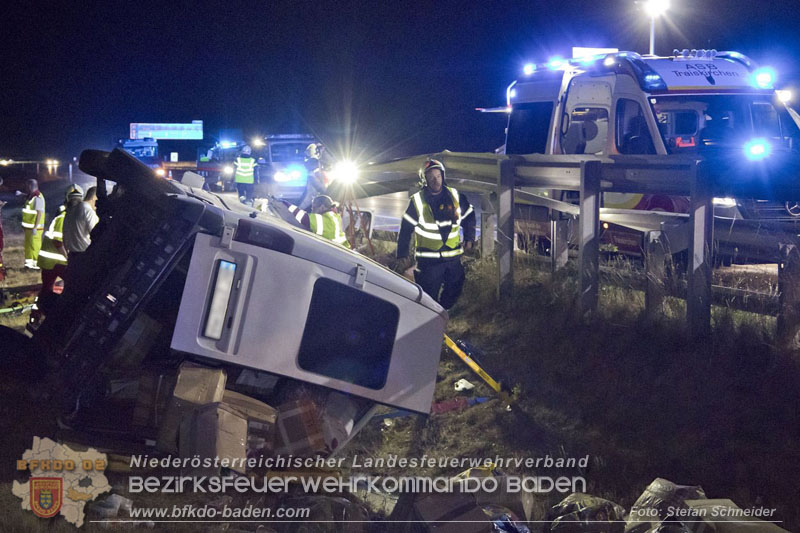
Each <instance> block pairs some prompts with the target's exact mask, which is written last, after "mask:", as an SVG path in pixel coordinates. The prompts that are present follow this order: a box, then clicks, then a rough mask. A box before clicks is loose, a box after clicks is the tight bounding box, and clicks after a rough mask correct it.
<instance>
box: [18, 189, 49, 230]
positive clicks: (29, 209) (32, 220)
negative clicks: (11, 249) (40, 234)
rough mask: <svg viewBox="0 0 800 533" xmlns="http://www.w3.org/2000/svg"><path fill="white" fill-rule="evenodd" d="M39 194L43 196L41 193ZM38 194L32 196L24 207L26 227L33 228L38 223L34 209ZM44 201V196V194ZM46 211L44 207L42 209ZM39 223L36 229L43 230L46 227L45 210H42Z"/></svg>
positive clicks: (23, 221)
mask: <svg viewBox="0 0 800 533" xmlns="http://www.w3.org/2000/svg"><path fill="white" fill-rule="evenodd" d="M37 196H41V193H39V194H38V195H37ZM35 199H36V196H31V198H30V199H29V200H28V201H27V202H25V205H24V206H23V207H22V227H23V228H25V229H33V226H34V224H36V209H34V205H35V202H34V200H35ZM42 203H44V196H42ZM42 211H44V209H42ZM40 220H41V221H40V222H39V225H38V226H36V229H38V230H43V229H44V212H42V218H41V219H40Z"/></svg>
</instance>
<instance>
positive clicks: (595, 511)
mask: <svg viewBox="0 0 800 533" xmlns="http://www.w3.org/2000/svg"><path fill="white" fill-rule="evenodd" d="M625 514H626V513H625V509H624V508H623V507H622V506H621V505H618V504H616V503H614V502H611V501H609V500H606V499H604V498H598V497H597V496H592V495H590V494H583V493H580V492H575V493H573V494H570V495H569V496H567V497H566V498H564V499H563V500H561V502H560V503H559V504H557V505H555V506H553V509H552V510H551V514H550V517H549V519H550V520H552V523H551V525H550V531H552V532H553V533H622V532H623V531H624V529H625V523H624V522H623V520H625Z"/></svg>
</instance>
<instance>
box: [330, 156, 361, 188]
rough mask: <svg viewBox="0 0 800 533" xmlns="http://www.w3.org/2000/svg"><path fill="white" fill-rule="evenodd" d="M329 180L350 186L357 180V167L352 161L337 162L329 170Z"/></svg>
mask: <svg viewBox="0 0 800 533" xmlns="http://www.w3.org/2000/svg"><path fill="white" fill-rule="evenodd" d="M331 179H332V180H333V181H338V182H340V183H343V184H344V185H352V184H353V183H355V182H356V180H357V179H358V165H356V164H355V163H354V162H352V161H347V160H344V161H339V162H338V163H336V164H335V165H334V166H333V169H332V170H331Z"/></svg>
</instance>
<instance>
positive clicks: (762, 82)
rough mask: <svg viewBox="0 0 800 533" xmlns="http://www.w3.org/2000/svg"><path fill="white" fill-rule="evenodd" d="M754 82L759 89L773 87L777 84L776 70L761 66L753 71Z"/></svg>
mask: <svg viewBox="0 0 800 533" xmlns="http://www.w3.org/2000/svg"><path fill="white" fill-rule="evenodd" d="M753 84H754V85H755V86H756V87H758V88H759V89H772V88H773V86H774V85H775V70H774V69H772V68H770V67H761V68H757V69H756V70H754V71H753Z"/></svg>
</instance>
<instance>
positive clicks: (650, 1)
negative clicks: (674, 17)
mask: <svg viewBox="0 0 800 533" xmlns="http://www.w3.org/2000/svg"><path fill="white" fill-rule="evenodd" d="M668 9H669V0H647V1H646V2H645V3H644V11H645V13H647V15H648V16H649V17H650V55H651V56H652V55H655V41H656V19H657V18H658V17H660V16H661V15H663V14H664V13H666V12H667V10H668Z"/></svg>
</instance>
